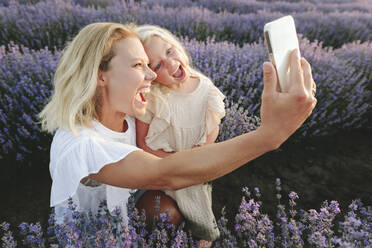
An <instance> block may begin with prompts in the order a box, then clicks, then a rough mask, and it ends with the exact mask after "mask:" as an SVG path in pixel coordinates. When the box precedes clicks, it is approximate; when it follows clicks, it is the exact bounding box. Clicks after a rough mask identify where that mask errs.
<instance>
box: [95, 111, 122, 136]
mask: <svg viewBox="0 0 372 248" xmlns="http://www.w3.org/2000/svg"><path fill="white" fill-rule="evenodd" d="M125 116H126V114H124V113H118V112H113V111H108V110H105V109H102V110H101V111H100V113H99V117H98V121H99V122H100V123H101V124H102V125H104V126H105V127H107V128H108V129H111V130H112V131H115V132H125V131H127V129H128V124H127V122H126V121H125Z"/></svg>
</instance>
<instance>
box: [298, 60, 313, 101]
mask: <svg viewBox="0 0 372 248" xmlns="http://www.w3.org/2000/svg"><path fill="white" fill-rule="evenodd" d="M301 67H302V70H303V75H304V85H305V89H306V90H307V92H308V93H309V94H310V95H311V94H312V95H313V96H314V94H313V88H314V89H315V90H316V84H315V82H314V80H313V75H312V72H311V66H310V64H309V62H307V61H306V59H304V58H301ZM314 93H315V91H314Z"/></svg>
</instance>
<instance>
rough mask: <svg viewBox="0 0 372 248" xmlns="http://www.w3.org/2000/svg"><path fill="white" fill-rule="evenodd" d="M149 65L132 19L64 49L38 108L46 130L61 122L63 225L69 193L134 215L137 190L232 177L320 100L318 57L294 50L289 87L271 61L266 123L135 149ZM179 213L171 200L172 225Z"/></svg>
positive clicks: (82, 36) (56, 162)
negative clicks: (283, 88) (131, 201)
mask: <svg viewBox="0 0 372 248" xmlns="http://www.w3.org/2000/svg"><path fill="white" fill-rule="evenodd" d="M148 63H149V60H148V57H147V55H146V53H145V51H144V48H143V46H142V44H141V42H140V40H139V39H138V36H137V34H136V32H135V30H134V27H133V26H124V25H121V24H117V23H94V24H90V25H88V26H86V27H84V28H83V29H82V30H81V31H80V32H79V33H78V34H77V35H76V37H75V38H74V39H73V41H72V42H71V43H70V44H69V45H68V47H67V48H66V49H65V50H64V52H63V54H62V57H61V59H60V61H59V64H58V66H57V69H56V72H55V75H54V93H53V95H52V97H51V99H50V101H49V103H48V104H47V105H46V107H45V108H44V109H43V111H42V112H41V113H40V118H41V123H42V127H43V129H44V130H46V131H48V132H50V133H54V132H55V131H56V130H57V131H56V132H55V135H54V138H53V142H52V145H51V155H50V156H51V158H50V173H51V176H52V179H53V183H52V189H51V206H55V212H56V219H57V223H60V222H62V221H63V218H64V216H65V214H66V212H67V199H68V198H69V197H70V196H71V197H72V198H73V200H74V202H75V203H76V204H77V207H78V210H80V211H82V212H87V211H88V210H92V211H93V212H94V211H96V209H97V206H98V203H99V202H100V201H101V200H107V205H108V208H109V210H110V211H113V210H114V207H115V206H119V207H121V210H122V211H121V212H122V217H123V219H124V222H126V221H127V218H128V217H127V210H126V203H127V200H128V197H129V193H130V192H131V191H132V192H134V191H135V189H153V190H165V189H172V190H176V189H181V188H184V187H187V186H191V185H195V184H200V183H203V182H207V181H211V180H214V179H216V178H219V177H221V176H223V175H226V174H227V173H230V172H231V171H233V170H235V169H237V168H239V167H240V166H242V165H244V164H245V163H247V162H248V161H251V160H252V159H254V158H256V157H258V156H260V155H262V154H264V153H266V152H268V151H272V150H274V149H277V148H278V147H279V146H280V145H281V144H282V143H283V142H284V141H285V140H286V139H287V138H288V137H289V136H290V135H291V134H293V133H294V132H295V131H296V130H297V129H298V128H299V127H300V126H301V124H302V123H303V122H304V121H305V120H306V118H307V117H308V116H309V115H310V114H311V112H312V110H313V109H314V107H315V105H316V99H315V98H314V95H315V87H316V86H315V83H314V81H313V79H312V75H311V68H310V65H309V64H308V63H307V62H306V60H305V59H300V58H299V57H298V53H297V52H295V51H294V52H293V53H292V54H291V64H290V66H291V76H290V77H291V78H290V81H291V86H290V88H289V90H288V92H279V90H278V81H277V78H276V73H275V69H274V67H273V65H272V64H271V63H269V62H265V63H264V64H263V70H264V90H263V94H262V105H261V126H260V127H259V128H258V129H256V130H255V131H253V132H250V133H247V134H244V135H241V136H238V137H235V138H233V139H231V140H227V141H225V142H221V143H218V144H211V145H208V146H203V147H199V148H195V149H192V150H186V151H182V152H177V153H174V154H172V155H170V156H168V157H166V158H158V157H156V156H154V155H152V154H150V153H147V152H145V151H143V150H141V149H139V148H137V147H136V143H135V124H134V123H135V122H134V120H133V117H132V116H141V115H144V114H145V111H146V105H147V102H146V99H145V98H144V97H143V94H142V93H143V92H147V91H148V90H149V87H150V84H151V82H152V81H153V80H154V79H155V78H156V74H155V73H154V72H153V71H152V70H151V69H150V68H149V67H148ZM312 92H313V94H312ZM164 199H167V198H166V196H164ZM168 200H169V199H168ZM177 213H178V211H177V206H175V205H173V207H171V214H173V215H172V216H174V218H175V219H172V221H173V223H178V222H179V220H180V217H179V215H178V216H177ZM178 214H179V213H178ZM172 218H173V217H172ZM177 218H178V219H177Z"/></svg>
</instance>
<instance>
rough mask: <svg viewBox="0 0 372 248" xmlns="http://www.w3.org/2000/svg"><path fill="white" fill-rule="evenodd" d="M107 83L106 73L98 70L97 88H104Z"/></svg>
mask: <svg viewBox="0 0 372 248" xmlns="http://www.w3.org/2000/svg"><path fill="white" fill-rule="evenodd" d="M107 83H108V81H107V76H106V72H105V71H102V70H98V86H99V87H104V86H106V85H107Z"/></svg>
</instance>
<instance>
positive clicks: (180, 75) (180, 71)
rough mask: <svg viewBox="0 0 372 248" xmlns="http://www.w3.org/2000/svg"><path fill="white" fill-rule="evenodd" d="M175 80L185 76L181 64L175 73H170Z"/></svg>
mask: <svg viewBox="0 0 372 248" xmlns="http://www.w3.org/2000/svg"><path fill="white" fill-rule="evenodd" d="M172 76H173V77H174V78H175V79H177V80H183V79H185V77H186V73H185V70H184V69H183V66H182V65H180V66H179V67H178V69H177V71H176V72H175V73H173V75H172Z"/></svg>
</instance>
